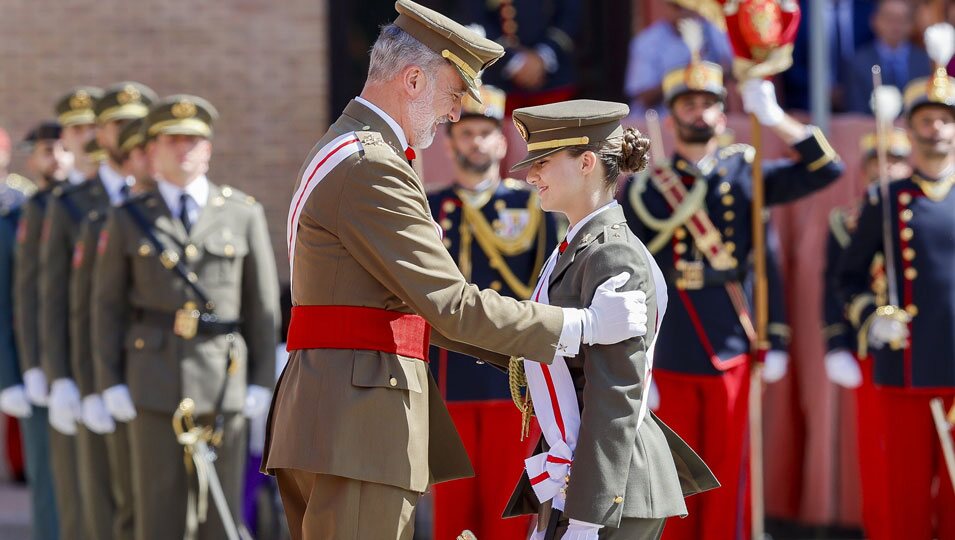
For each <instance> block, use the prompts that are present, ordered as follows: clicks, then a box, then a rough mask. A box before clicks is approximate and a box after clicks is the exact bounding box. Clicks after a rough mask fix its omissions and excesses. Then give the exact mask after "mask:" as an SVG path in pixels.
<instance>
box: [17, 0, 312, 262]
mask: <svg viewBox="0 0 955 540" xmlns="http://www.w3.org/2000/svg"><path fill="white" fill-rule="evenodd" d="M326 26H327V6H326V2H322V1H319V0H281V1H268V0H217V1H212V0H192V1H185V0H136V1H134V2H129V1H121V0H55V1H50V0H3V2H2V5H0V126H3V127H4V128H5V129H7V130H8V131H9V132H10V134H11V137H12V138H13V139H14V140H19V139H20V138H22V136H23V134H24V133H25V131H26V130H27V129H29V127H30V126H31V125H32V124H34V123H35V122H36V121H38V120H39V119H42V118H49V117H52V116H53V110H52V109H53V103H54V101H55V100H56V98H57V97H58V96H59V95H60V94H62V93H64V92H65V91H67V90H68V89H69V88H70V87H71V86H73V85H77V84H92V85H96V86H107V85H109V84H111V83H113V82H117V81H120V80H123V79H133V80H138V81H140V82H143V83H145V84H147V85H149V86H151V87H152V88H154V89H155V90H156V91H157V92H158V93H159V94H160V95H167V94H173V93H191V94H196V95H200V96H203V97H205V98H207V99H208V100H209V101H211V102H212V103H213V104H214V105H215V106H216V108H218V109H219V113H220V115H221V116H220V120H219V122H218V123H217V125H216V136H215V140H214V142H213V145H214V154H213V158H212V170H211V172H210V178H211V179H212V180H213V182H217V183H220V184H225V183H227V184H231V185H234V186H236V187H238V188H239V189H242V190H243V191H246V192H248V193H250V194H252V195H254V196H255V197H256V198H257V199H259V200H260V201H261V202H262V204H263V205H264V206H265V209H266V212H267V214H268V218H269V227H270V230H271V233H272V241H273V244H274V247H275V248H276V253H277V260H278V261H279V264H278V267H279V273H280V276H281V277H282V279H287V277H288V268H287V266H288V265H287V263H286V262H285V261H286V257H285V255H284V251H285V241H284V239H283V238H284V232H285V217H286V214H287V211H288V201H289V199H290V197H291V192H292V187H293V185H294V182H295V177H296V174H297V173H298V169H299V167H300V166H301V163H302V160H303V159H304V157H305V156H306V154H307V153H308V151H309V149H310V148H311V147H312V145H313V144H314V142H315V141H316V140H317V139H318V137H320V136H321V135H322V133H323V132H324V130H325V129H326V127H327V125H328V122H329V119H328V112H327V111H326V103H328V96H327V92H328V90H327V88H328V77H329V74H328V60H327V59H328V43H327V40H326V39H325V35H326ZM21 163H22V156H15V158H14V163H13V168H12V170H14V171H17V170H20V168H19V166H20V164H21Z"/></svg>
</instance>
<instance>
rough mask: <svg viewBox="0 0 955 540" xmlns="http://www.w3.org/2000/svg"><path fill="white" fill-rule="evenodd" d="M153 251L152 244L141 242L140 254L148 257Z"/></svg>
mask: <svg viewBox="0 0 955 540" xmlns="http://www.w3.org/2000/svg"><path fill="white" fill-rule="evenodd" d="M152 252H153V248H152V246H150V245H149V244H140V245H139V256H140V257H148V256H149V255H150V254H151V253H152Z"/></svg>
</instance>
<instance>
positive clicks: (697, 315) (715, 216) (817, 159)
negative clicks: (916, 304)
mask: <svg viewBox="0 0 955 540" xmlns="http://www.w3.org/2000/svg"><path fill="white" fill-rule="evenodd" d="M663 88H664V94H665V101H666V103H667V106H668V107H669V110H670V113H671V114H670V115H669V116H668V117H667V118H666V119H665V122H666V127H667V128H668V129H672V130H673V131H674V133H675V135H676V137H675V141H676V142H675V149H676V152H675V155H674V156H673V158H672V161H671V165H670V166H665V167H658V168H656V169H655V170H654V171H652V172H651V173H649V174H647V175H643V176H641V177H638V178H637V179H635V180H633V181H631V182H630V185H628V186H626V188H625V189H624V190H623V191H622V196H621V202H622V203H623V205H624V209H625V213H626V215H627V221H628V223H629V224H630V227H631V229H633V231H634V232H635V233H636V234H637V236H639V237H640V238H641V239H643V240H644V242H645V243H646V244H647V246H648V248H649V249H650V250H651V252H653V253H654V255H655V257H656V259H657V262H658V263H659V264H660V267H661V268H662V269H663V272H664V274H665V275H666V276H667V282H668V284H669V286H670V297H671V298H673V299H674V300H673V302H671V304H670V309H669V310H668V312H667V323H666V324H665V325H663V328H662V330H661V331H660V337H659V340H658V341H657V345H656V352H657V356H656V358H657V360H656V362H655V365H654V374H655V376H654V380H655V382H656V386H657V389H658V391H659V415H660V417H661V418H662V419H663V420H664V421H665V422H667V423H669V424H670V425H671V426H672V427H673V428H674V430H675V431H676V432H677V433H679V434H680V435H681V436H683V437H684V438H685V439H686V440H687V442H688V443H689V444H690V446H692V447H693V448H696V449H697V450H698V451H699V453H700V456H701V457H702V458H703V459H704V460H705V461H706V462H707V463H708V464H709V465H710V467H712V469H713V472H714V473H715V474H716V477H717V478H718V479H719V480H720V482H721V483H722V484H723V487H722V488H721V489H719V490H714V491H713V492H710V493H706V494H703V495H701V496H699V497H693V498H690V499H688V500H687V508H688V510H689V517H688V518H686V519H684V520H680V521H677V522H674V523H671V524H670V525H669V527H668V530H667V536H668V537H670V538H704V537H705V538H715V539H720V538H740V537H747V536H748V534H749V526H748V523H749V521H748V519H747V517H746V513H747V512H746V508H747V507H748V502H747V501H748V487H747V482H746V481H745V478H746V476H747V475H748V467H747V460H746V459H744V453H745V440H746V429H747V411H748V406H747V394H748V385H749V373H750V353H751V350H752V340H753V339H754V337H755V336H754V332H753V327H752V319H751V316H750V314H749V312H750V308H749V303H750V300H749V298H747V295H746V293H745V292H744V291H743V290H742V289H743V287H742V286H741V284H744V283H746V281H747V271H746V268H747V266H748V261H749V259H750V246H751V242H752V238H751V230H752V220H753V219H763V218H762V216H753V215H752V213H751V200H750V194H751V189H752V176H751V175H752V167H753V164H752V160H753V154H754V152H753V148H752V147H750V146H748V145H745V144H734V145H731V146H728V147H720V146H719V144H718V142H717V136H718V135H719V134H720V133H721V132H722V131H723V130H724V129H725V126H726V116H725V115H724V113H723V100H724V99H725V97H726V89H725V88H724V86H723V73H722V69H721V68H720V67H719V66H718V65H716V64H713V63H709V62H694V63H691V64H690V65H689V66H687V67H685V68H680V69H677V70H674V71H672V72H670V73H669V74H667V76H666V77H665V78H664V82H663ZM743 101H744V105H745V106H746V108H747V110H748V111H750V112H752V113H754V114H755V115H756V117H757V118H758V119H759V121H760V123H761V124H763V125H764V126H767V127H770V128H771V130H772V131H773V132H774V133H776V134H777V135H778V136H780V137H781V138H782V139H783V140H784V141H785V142H787V143H788V144H791V145H793V147H794V150H795V151H796V152H797V153H798V154H799V156H800V159H799V160H798V161H794V162H792V161H784V162H779V163H765V164H763V171H764V175H765V186H766V203H767V204H769V205H772V204H780V203H785V202H789V201H793V200H795V199H798V198H799V197H802V196H805V195H807V194H809V193H811V192H813V191H815V190H818V189H820V188H822V187H824V186H826V185H828V184H830V183H831V182H833V181H834V180H835V179H836V178H838V177H839V175H840V174H841V171H842V167H841V165H840V164H839V160H838V157H837V156H836V155H835V153H834V152H833V150H832V149H831V147H830V146H829V144H828V142H827V141H826V140H825V138H824V137H823V135H822V133H821V132H819V130H818V129H816V128H812V127H808V126H806V125H803V124H801V123H799V122H797V121H796V120H794V119H792V118H791V117H789V116H788V115H786V114H785V113H784V112H783V111H782V109H781V108H780V107H779V105H777V104H776V98H775V89H774V88H773V86H772V83H769V82H765V81H754V82H753V83H749V84H748V85H745V86H744V90H743ZM770 338H771V341H774V342H778V341H779V340H780V339H781V338H783V336H781V335H773V334H772V333H771V335H770ZM773 349H776V350H779V349H784V347H783V346H782V344H779V343H776V344H774V345H773ZM785 372H786V360H785V357H784V356H780V355H776V354H773V351H770V353H769V354H768V355H767V358H766V367H765V370H764V372H763V374H764V377H765V379H766V380H767V382H772V381H776V380H779V379H780V378H782V376H783V375H784V374H785Z"/></svg>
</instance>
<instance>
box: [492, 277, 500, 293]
mask: <svg viewBox="0 0 955 540" xmlns="http://www.w3.org/2000/svg"><path fill="white" fill-rule="evenodd" d="M491 289H493V290H495V291H499V290H501V282H500V281H498V280H496V279H495V280H494V281H492V282H491Z"/></svg>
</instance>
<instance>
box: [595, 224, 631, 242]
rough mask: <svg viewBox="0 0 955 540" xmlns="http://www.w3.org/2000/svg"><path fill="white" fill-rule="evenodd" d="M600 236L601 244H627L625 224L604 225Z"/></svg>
mask: <svg viewBox="0 0 955 540" xmlns="http://www.w3.org/2000/svg"><path fill="white" fill-rule="evenodd" d="M600 236H601V238H600V243H601V244H606V243H608V242H627V225H626V223H614V224H613V225H606V226H605V227H604V232H603V234H602V235H600Z"/></svg>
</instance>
